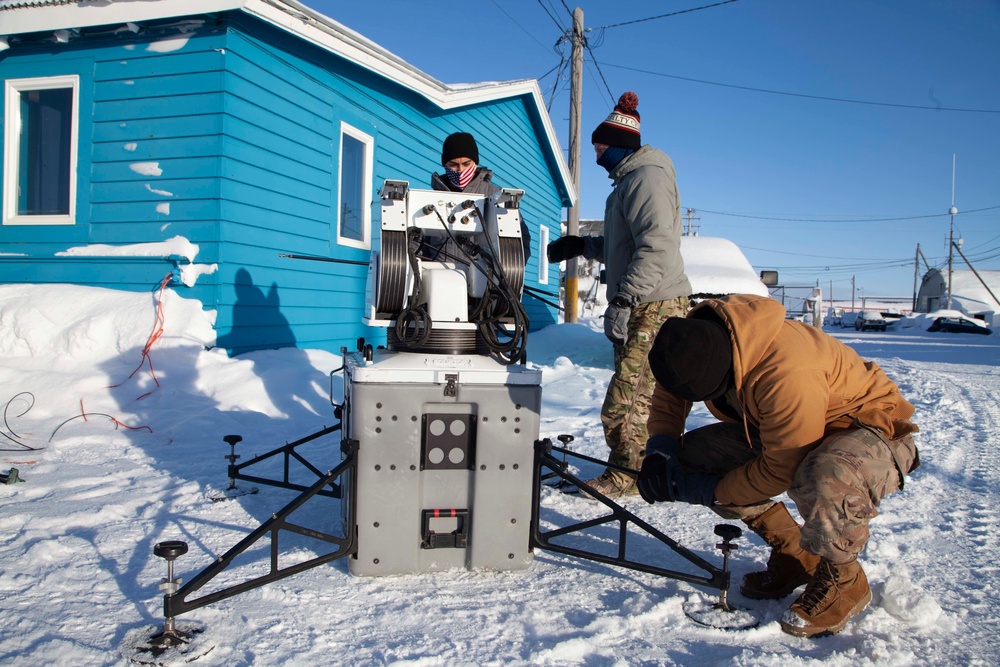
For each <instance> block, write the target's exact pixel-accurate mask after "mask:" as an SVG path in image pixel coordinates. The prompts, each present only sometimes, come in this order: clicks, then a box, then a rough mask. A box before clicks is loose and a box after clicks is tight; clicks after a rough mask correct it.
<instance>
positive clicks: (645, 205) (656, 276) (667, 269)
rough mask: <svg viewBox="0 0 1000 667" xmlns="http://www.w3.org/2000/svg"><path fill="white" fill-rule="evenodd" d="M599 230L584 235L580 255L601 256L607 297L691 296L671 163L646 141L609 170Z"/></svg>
mask: <svg viewBox="0 0 1000 667" xmlns="http://www.w3.org/2000/svg"><path fill="white" fill-rule="evenodd" d="M609 176H610V178H611V179H612V180H613V181H614V185H613V188H614V189H613V190H612V191H611V194H610V195H608V199H607V203H606V204H605V208H604V236H594V237H584V238H585V241H586V243H585V249H584V256H585V257H587V259H597V260H600V261H603V262H604V265H605V268H606V270H607V297H608V301H611V299H612V298H614V297H615V296H616V295H618V294H622V295H624V296H626V297H628V298H629V299H630V300H631V301H632V302H634V303H649V302H652V301H666V300H667V299H674V298H676V297H680V296H690V294H691V283H690V282H689V281H688V278H687V275H685V273H684V260H683V259H682V258H681V247H680V242H681V231H682V227H681V210H680V195H679V194H678V192H677V182H676V177H675V172H674V163H673V161H671V159H670V157H669V156H668V155H667V154H666V153H664V152H663V151H661V150H659V149H656V148H653V147H652V146H650V145H649V144H646V145H645V146H643V147H642V148H640V149H639V150H637V151H636V152H635V153H633V154H632V155H630V156H628V157H627V158H625V159H624V160H622V161H621V162H620V163H619V164H618V165H617V166H616V167H615V168H614V169H612V170H611V173H610V174H609Z"/></svg>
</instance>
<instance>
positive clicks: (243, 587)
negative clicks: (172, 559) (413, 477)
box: [163, 429, 358, 619]
mask: <svg viewBox="0 0 1000 667" xmlns="http://www.w3.org/2000/svg"><path fill="white" fill-rule="evenodd" d="M324 430H325V432H327V433H328V432H330V431H331V430H333V429H324ZM320 434H322V432H321V433H320ZM320 434H316V436H317V437H318V435H320ZM300 442H301V441H300ZM341 451H342V453H343V460H342V461H341V463H340V465H338V466H337V467H336V468H334V469H333V470H330V471H328V472H326V473H325V474H321V475H320V478H319V479H318V480H317V481H316V483H315V484H313V485H312V486H310V487H308V488H305V490H304V491H303V492H302V493H301V494H299V495H298V496H297V497H296V498H295V499H294V500H292V502H290V503H288V504H287V505H285V507H283V508H282V509H281V510H279V511H278V512H276V513H274V514H272V515H271V518H270V519H268V520H267V521H265V522H264V523H262V524H261V525H260V526H259V527H258V528H257V529H256V530H254V531H253V532H252V533H250V534H249V535H247V536H246V537H245V538H243V539H242V540H240V542H239V543H238V544H236V546H234V547H232V548H231V549H230V550H229V551H227V552H226V553H225V554H223V555H222V556H219V557H218V558H217V559H216V560H215V561H214V562H213V563H212V564H211V565H209V566H208V567H207V568H205V569H204V570H202V571H201V572H199V573H198V574H197V575H195V576H194V578H193V579H191V581H189V582H188V583H186V584H184V585H183V586H182V587H181V588H180V589H178V590H177V592H176V593H173V594H168V595H164V596H163V615H164V616H165V617H166V618H168V619H169V618H173V617H174V616H177V615H178V614H183V613H185V612H188V611H191V610H193V609H198V608H200V607H204V606H206V605H209V604H212V603H214V602H218V601H219V600H224V599H226V598H229V597H232V596H234V595H238V594H240V593H243V592H246V591H249V590H252V589H254V588H259V587H261V586H264V585H266V584H269V583H272V582H274V581H278V580H279V579H284V578H285V577H290V576H292V575H293V574H298V573H300V572H304V571H305V570H309V569H312V568H314V567H317V566H319V565H323V564H325V563H329V562H331V561H335V560H337V559H339V558H343V557H345V556H350V555H353V554H355V553H357V528H356V524H357V505H356V497H357V494H355V493H348V494H347V500H346V501H342V502H348V503H349V505H348V507H347V512H346V513H345V516H344V525H345V531H344V532H345V535H344V536H343V537H340V536H336V535H330V534H328V533H324V532H321V531H318V530H314V529H312V528H306V527H304V526H299V525H296V524H294V523H291V522H290V521H289V517H290V516H291V514H292V513H293V512H295V510H297V509H299V508H300V507H302V505H304V504H305V503H306V502H307V501H308V500H309V499H311V498H313V497H315V496H318V495H325V496H329V495H330V494H329V493H328V492H327V493H324V492H323V490H324V488H325V487H326V486H327V485H333V484H334V482H335V481H336V480H337V479H338V478H340V477H341V476H343V475H346V480H347V488H348V489H349V488H350V485H351V484H353V483H354V482H353V480H355V479H357V460H358V455H357V454H358V441H357V440H343V441H341ZM337 488H344V484H343V483H342V484H341V485H340V486H339V487H337ZM281 531H288V532H291V533H298V534H300V535H305V536H307V537H311V538H314V539H317V540H320V541H323V542H327V543H330V544H333V545H335V546H336V549H335V550H334V551H332V552H330V553H328V554H324V555H322V556H317V557H316V558H311V559H309V560H307V561H303V562H300V563H296V564H294V565H290V566H288V567H284V568H282V567H280V566H279V562H278V561H279V558H278V556H279V551H280V545H279V539H278V538H279V535H280V533H281ZM268 535H269V536H270V538H271V563H270V571H269V572H268V573H267V574H266V575H262V576H259V577H254V578H252V579H249V580H247V581H244V582H242V583H239V584H236V585H234V586H230V587H228V588H223V589H220V590H218V591H215V592H213V593H210V594H208V595H204V596H202V597H200V598H195V599H193V600H188V599H187V598H188V597H189V596H191V595H193V594H194V593H195V592H196V591H198V590H199V589H200V588H202V587H203V586H205V585H206V584H207V583H208V582H209V581H211V580H212V579H214V578H215V577H216V576H218V575H219V574H221V573H222V572H223V571H224V570H225V569H226V568H228V567H229V566H230V564H231V563H232V562H233V560H234V559H235V558H236V557H237V556H239V555H240V554H241V553H243V552H244V551H246V550H247V549H249V548H250V547H251V546H253V545H254V544H256V543H257V542H258V541H260V540H261V539H263V538H264V537H265V536H268Z"/></svg>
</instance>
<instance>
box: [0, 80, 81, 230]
mask: <svg viewBox="0 0 1000 667" xmlns="http://www.w3.org/2000/svg"><path fill="white" fill-rule="evenodd" d="M55 88H70V89H72V91H73V106H72V119H71V129H70V149H69V213H67V214H64V215H18V213H17V202H18V196H17V188H18V182H19V180H20V179H19V176H20V174H19V173H18V166H19V164H18V162H19V160H18V159H19V157H20V153H21V104H20V103H21V92H22V91H29V90H52V89H55ZM4 118H6V122H5V123H4V125H5V127H4V155H3V224H4V225H75V224H76V187H77V174H76V164H77V146H78V145H79V137H80V77H79V76H78V75H76V74H69V75H64V76H46V77H35V78H30V79H7V82H6V84H5V86H4Z"/></svg>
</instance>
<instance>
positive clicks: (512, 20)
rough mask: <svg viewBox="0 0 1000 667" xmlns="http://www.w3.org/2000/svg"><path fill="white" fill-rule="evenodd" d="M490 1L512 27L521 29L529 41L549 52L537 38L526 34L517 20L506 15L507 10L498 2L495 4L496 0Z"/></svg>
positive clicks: (526, 30)
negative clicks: (508, 20)
mask: <svg viewBox="0 0 1000 667" xmlns="http://www.w3.org/2000/svg"><path fill="white" fill-rule="evenodd" d="M490 1H491V2H492V3H493V4H494V5H495V6H496V8H497V9H499V10H500V13H502V14H503V15H504V16H506V17H507V18H508V19H510V21H511V23H513V24H514V25H516V26H517V27H518V28H520V29H521V30H522V31H523V32H524V34H526V35H527V36H528V37H530V38H531V39H532V40H533V41H534V42H535V43H536V44H538V45H539V46H540V47H542V48H543V49H545V50H546V51H548V50H549V47H547V46H545V45H544V44H542V43H541V42H540V41H538V38H537V37H535V36H534V35H532V34H531V33H530V32H528V29H527V28H525V27H524V26H523V25H521V24H520V23H518V21H517V19H515V18H514V17H513V16H511V15H510V14H508V13H507V10H506V9H504V8H503V7H502V6H501V5H500V3H499V2H497V0H490Z"/></svg>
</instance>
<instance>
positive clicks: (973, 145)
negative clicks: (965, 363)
mask: <svg viewBox="0 0 1000 667" xmlns="http://www.w3.org/2000/svg"><path fill="white" fill-rule="evenodd" d="M304 1H305V2H306V4H308V5H309V6H310V7H312V8H314V9H316V10H317V11H319V12H321V13H323V14H326V15H328V16H330V17H332V18H334V19H335V20H337V21H339V22H340V23H343V24H344V25H346V26H347V27H349V28H352V29H354V30H356V31H358V32H360V33H361V34H363V35H365V36H366V37H368V38H369V39H371V40H373V41H375V42H376V43H378V44H380V45H381V46H383V47H384V48H386V49H388V50H389V51H392V52H393V53H395V54H396V55H398V56H400V57H402V58H404V59H405V60H407V61H408V62H410V63H411V64H413V65H414V66H416V67H418V68H420V69H421V70H423V71H424V72H426V73H428V74H430V75H431V76H433V77H435V78H437V79H439V80H441V81H443V82H445V83H469V82H476V81H496V80H505V79H521V78H537V79H539V81H540V86H541V89H542V92H543V94H544V95H545V97H546V99H547V100H548V99H549V98H550V97H551V98H552V106H551V110H550V115H551V118H552V122H553V125H554V126H555V128H556V131H557V133H558V134H559V138H560V142H561V143H562V145H563V148H564V149H567V150H568V146H569V141H568V127H569V121H568V118H569V114H568V104H569V75H568V59H569V55H570V46H569V43H568V42H566V41H563V42H562V43H560V44H558V45H557V42H559V40H560V37H561V36H562V35H563V31H564V30H565V29H568V28H569V26H570V24H571V18H570V12H572V10H573V8H575V7H581V8H582V9H583V11H584V26H585V28H590V29H592V31H591V32H588V33H587V34H588V40H589V46H590V50H589V52H587V53H586V54H585V55H586V67H585V73H584V92H583V130H584V132H583V145H582V148H581V153H582V162H581V164H582V175H581V188H580V189H581V204H580V206H581V218H584V219H587V218H600V217H602V216H603V212H604V200H605V198H606V196H607V194H608V192H609V191H610V182H609V181H608V180H607V175H606V172H605V171H604V170H603V169H602V168H600V167H598V166H597V165H596V164H595V163H594V161H593V152H592V149H591V147H590V143H589V140H590V133H591V131H592V130H593V129H594V127H596V126H597V124H598V123H600V122H601V121H602V120H603V119H604V118H605V117H606V116H607V114H608V113H609V112H610V110H611V108H612V107H613V105H614V100H616V99H617V98H618V96H619V95H620V94H621V93H622V92H624V91H626V90H634V91H635V92H636V93H637V94H638V96H639V100H640V102H639V112H640V114H641V115H642V126H641V130H642V140H643V142H644V143H650V144H652V145H654V146H656V147H657V148H660V149H662V150H664V151H665V152H666V153H668V154H669V155H670V156H671V157H672V158H673V160H674V163H675V165H676V167H677V174H678V185H679V187H680V191H681V199H682V206H683V207H684V208H688V207H691V208H693V209H695V211H696V213H695V216H696V217H697V218H699V219H698V220H696V221H693V224H695V225H698V226H699V233H701V234H702V235H706V236H721V237H725V238H728V239H730V240H732V241H733V242H735V243H736V244H738V245H739V246H740V247H741V248H742V249H743V251H744V253H745V254H746V256H747V258H748V259H749V260H750V262H751V264H753V265H754V267H755V268H756V269H758V270H759V269H778V270H779V272H780V277H781V282H782V283H784V284H788V285H815V284H817V282H818V283H819V285H820V286H821V287H823V290H824V292H825V293H827V294H828V293H829V291H830V289H831V286H832V290H833V295H834V297H835V298H838V299H849V298H850V295H851V294H850V293H851V280H852V276H853V277H854V280H855V283H854V285H855V289H856V294H857V295H859V296H860V295H861V294H862V293H863V294H865V295H868V296H874V295H891V296H909V295H911V294H912V292H913V280H914V258H915V256H916V249H917V245H918V244H919V245H920V249H921V251H922V253H923V255H924V256H925V257H926V258H927V261H928V262H929V263H930V265H931V266H932V267H934V266H938V267H943V266H945V265H946V260H947V253H948V248H947V238H948V233H949V216H948V209H949V207H950V205H951V202H952V158H953V156H955V161H956V165H957V168H956V170H955V174H956V176H955V205H956V207H957V208H958V210H959V214H958V215H957V216H955V230H956V231H955V234H956V237H961V239H962V243H963V251H964V252H965V253H966V255H967V256H968V257H969V259H970V260H971V261H972V262H973V264H974V265H975V267H976V268H977V269H991V270H996V269H1000V0H960V1H957V2H946V1H945V0H812V1H810V2H797V1H794V0H736V1H731V2H728V3H725V4H721V5H719V6H715V7H709V8H705V9H696V8H699V7H704V6H706V5H712V4H716V3H719V2H722V0H666V1H659V2H654V1H640V0H618V1H617V2H607V1H606V0H600V1H598V0H582V1H581V2H577V3H573V2H570V1H569V0H566V2H565V3H563V2H562V0H473V1H471V2H465V3H448V4H445V5H433V7H434V9H433V10H429V9H427V7H430V5H426V4H425V3H417V2H412V1H410V0H379V1H378V2H373V3H344V2H334V1H333V0H304ZM689 9H696V11H689V12H686V13H681V14H678V15H675V16H670V17H665V18H658V19H653V20H643V19H648V18H650V17H655V16H659V15H662V14H667V13H672V12H679V11H682V10H689ZM622 23H626V25H616V24H622ZM602 28H603V29H602ZM562 56H565V57H566V59H567V66H566V70H565V71H564V74H563V76H562V78H561V80H557V78H556V73H557V71H558V66H559V63H560V59H561V57H562ZM595 60H596V65H595ZM765 91H770V92H765ZM816 98H825V99H816ZM841 100H848V101H841ZM959 110H965V111H959ZM480 151H481V154H482V161H483V164H485V165H486V166H489V157H488V156H489V147H488V146H481V147H480ZM956 261H957V262H958V263H959V264H958V265H956V266H959V265H960V266H961V268H965V266H964V264H962V262H961V259H960V258H959V257H958V256H957V255H956ZM924 270H925V269H924V265H923V262H922V261H921V263H920V274H921V275H922V274H923V273H924Z"/></svg>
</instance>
